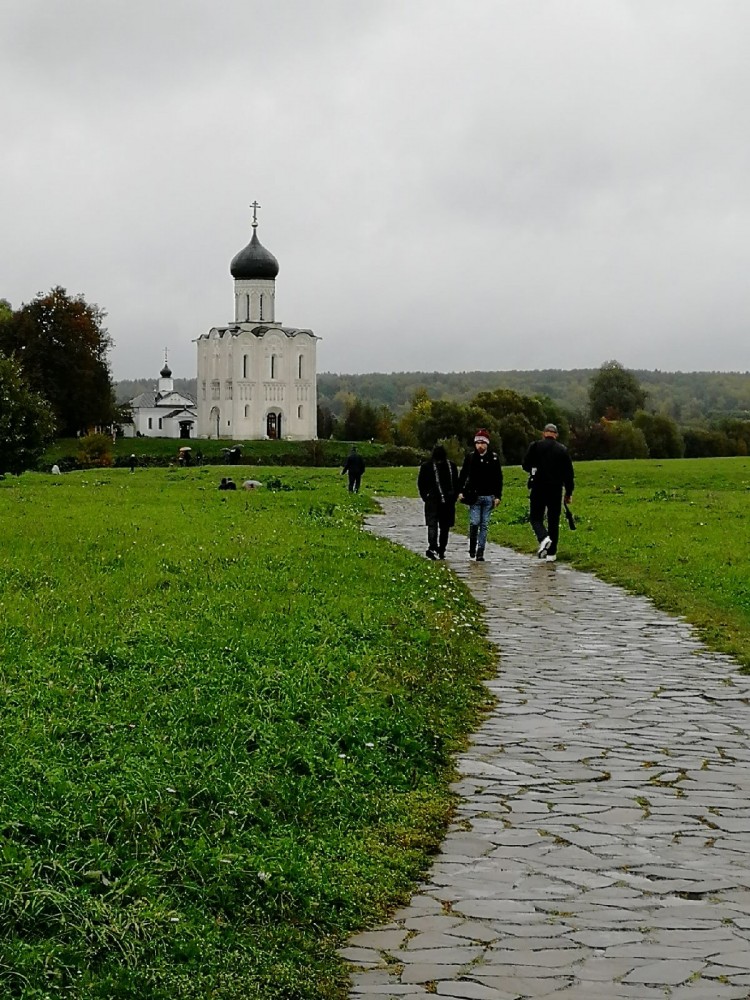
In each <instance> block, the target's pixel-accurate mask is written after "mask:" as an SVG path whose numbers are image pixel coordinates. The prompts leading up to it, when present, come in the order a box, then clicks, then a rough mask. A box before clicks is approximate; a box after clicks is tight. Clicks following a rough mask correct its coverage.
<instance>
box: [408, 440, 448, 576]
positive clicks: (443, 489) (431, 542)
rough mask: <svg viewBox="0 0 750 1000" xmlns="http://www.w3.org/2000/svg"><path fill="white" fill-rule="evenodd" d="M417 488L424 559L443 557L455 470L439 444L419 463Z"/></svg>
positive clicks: (446, 541) (446, 543) (446, 540)
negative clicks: (423, 531)
mask: <svg viewBox="0 0 750 1000" xmlns="http://www.w3.org/2000/svg"><path fill="white" fill-rule="evenodd" d="M417 489H418V490H419V495H420V496H421V498H422V501H423V503H424V523H425V524H426V525H427V553H426V554H427V558H428V559H445V549H446V547H447V545H448V534H449V533H450V529H451V528H452V527H453V525H454V524H455V523H456V495H457V493H458V469H457V468H456V463H455V462H451V460H450V459H449V458H448V456H447V454H446V452H445V448H444V447H443V446H442V445H441V444H436V445H435V447H434V448H433V449H432V455H431V457H430V458H429V459H427V461H426V462H422V464H421V465H420V467H419V475H418V476H417Z"/></svg>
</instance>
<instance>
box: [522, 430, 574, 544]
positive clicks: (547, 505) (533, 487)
mask: <svg viewBox="0 0 750 1000" xmlns="http://www.w3.org/2000/svg"><path fill="white" fill-rule="evenodd" d="M523 468H524V471H526V472H528V473H529V489H530V493H529V521H530V522H531V527H532V528H533V529H534V534H535V535H536V540H537V542H539V548H538V549H537V556H538V557H539V558H540V559H544V560H546V561H547V562H554V561H555V560H556V559H557V540H558V538H559V536H560V511H561V510H562V495H563V490H564V491H565V503H567V504H569V503H570V502H571V501H572V499H573V487H574V485H575V478H574V473H573V462H572V461H571V458H570V455H569V454H568V449H567V448H566V447H565V445H564V444H561V443H560V442H559V441H558V440H557V427H556V426H555V425H554V424H546V426H545V428H544V430H543V431H542V437H541V440H539V441H533V442H532V443H531V444H530V445H529V450H528V451H527V452H526V457H525V458H524V460H523ZM545 515H546V517H547V527H546V528H545V526H544V518H545Z"/></svg>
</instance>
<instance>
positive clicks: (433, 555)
mask: <svg viewBox="0 0 750 1000" xmlns="http://www.w3.org/2000/svg"><path fill="white" fill-rule="evenodd" d="M425 555H426V556H427V558H428V559H437V553H436V552H434V551H433V550H432V549H428V550H427V551H426V552H425Z"/></svg>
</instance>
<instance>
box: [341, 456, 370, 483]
mask: <svg viewBox="0 0 750 1000" xmlns="http://www.w3.org/2000/svg"><path fill="white" fill-rule="evenodd" d="M364 471H365V460H364V459H363V458H362V456H361V455H360V454H359V452H358V451H357V448H356V446H355V445H352V450H351V451H350V452H349V454H348V455H347V456H346V461H345V462H344V468H343V469H342V470H341V475H342V476H343V475H344V473H345V472H348V473H349V492H350V493H359V484H360V482H361V480H362V473H363V472H364Z"/></svg>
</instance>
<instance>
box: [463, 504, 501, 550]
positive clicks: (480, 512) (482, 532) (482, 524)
mask: <svg viewBox="0 0 750 1000" xmlns="http://www.w3.org/2000/svg"><path fill="white" fill-rule="evenodd" d="M494 503H495V500H494V497H477V499H476V501H475V502H474V503H473V504H472V505H471V506H470V507H469V524H470V525H471V527H472V528H478V529H479V534H478V535H477V549H478V550H480V551H484V546H485V543H486V541H487V528H488V527H489V524H490V514H491V513H492V508H493V506H494Z"/></svg>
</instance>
